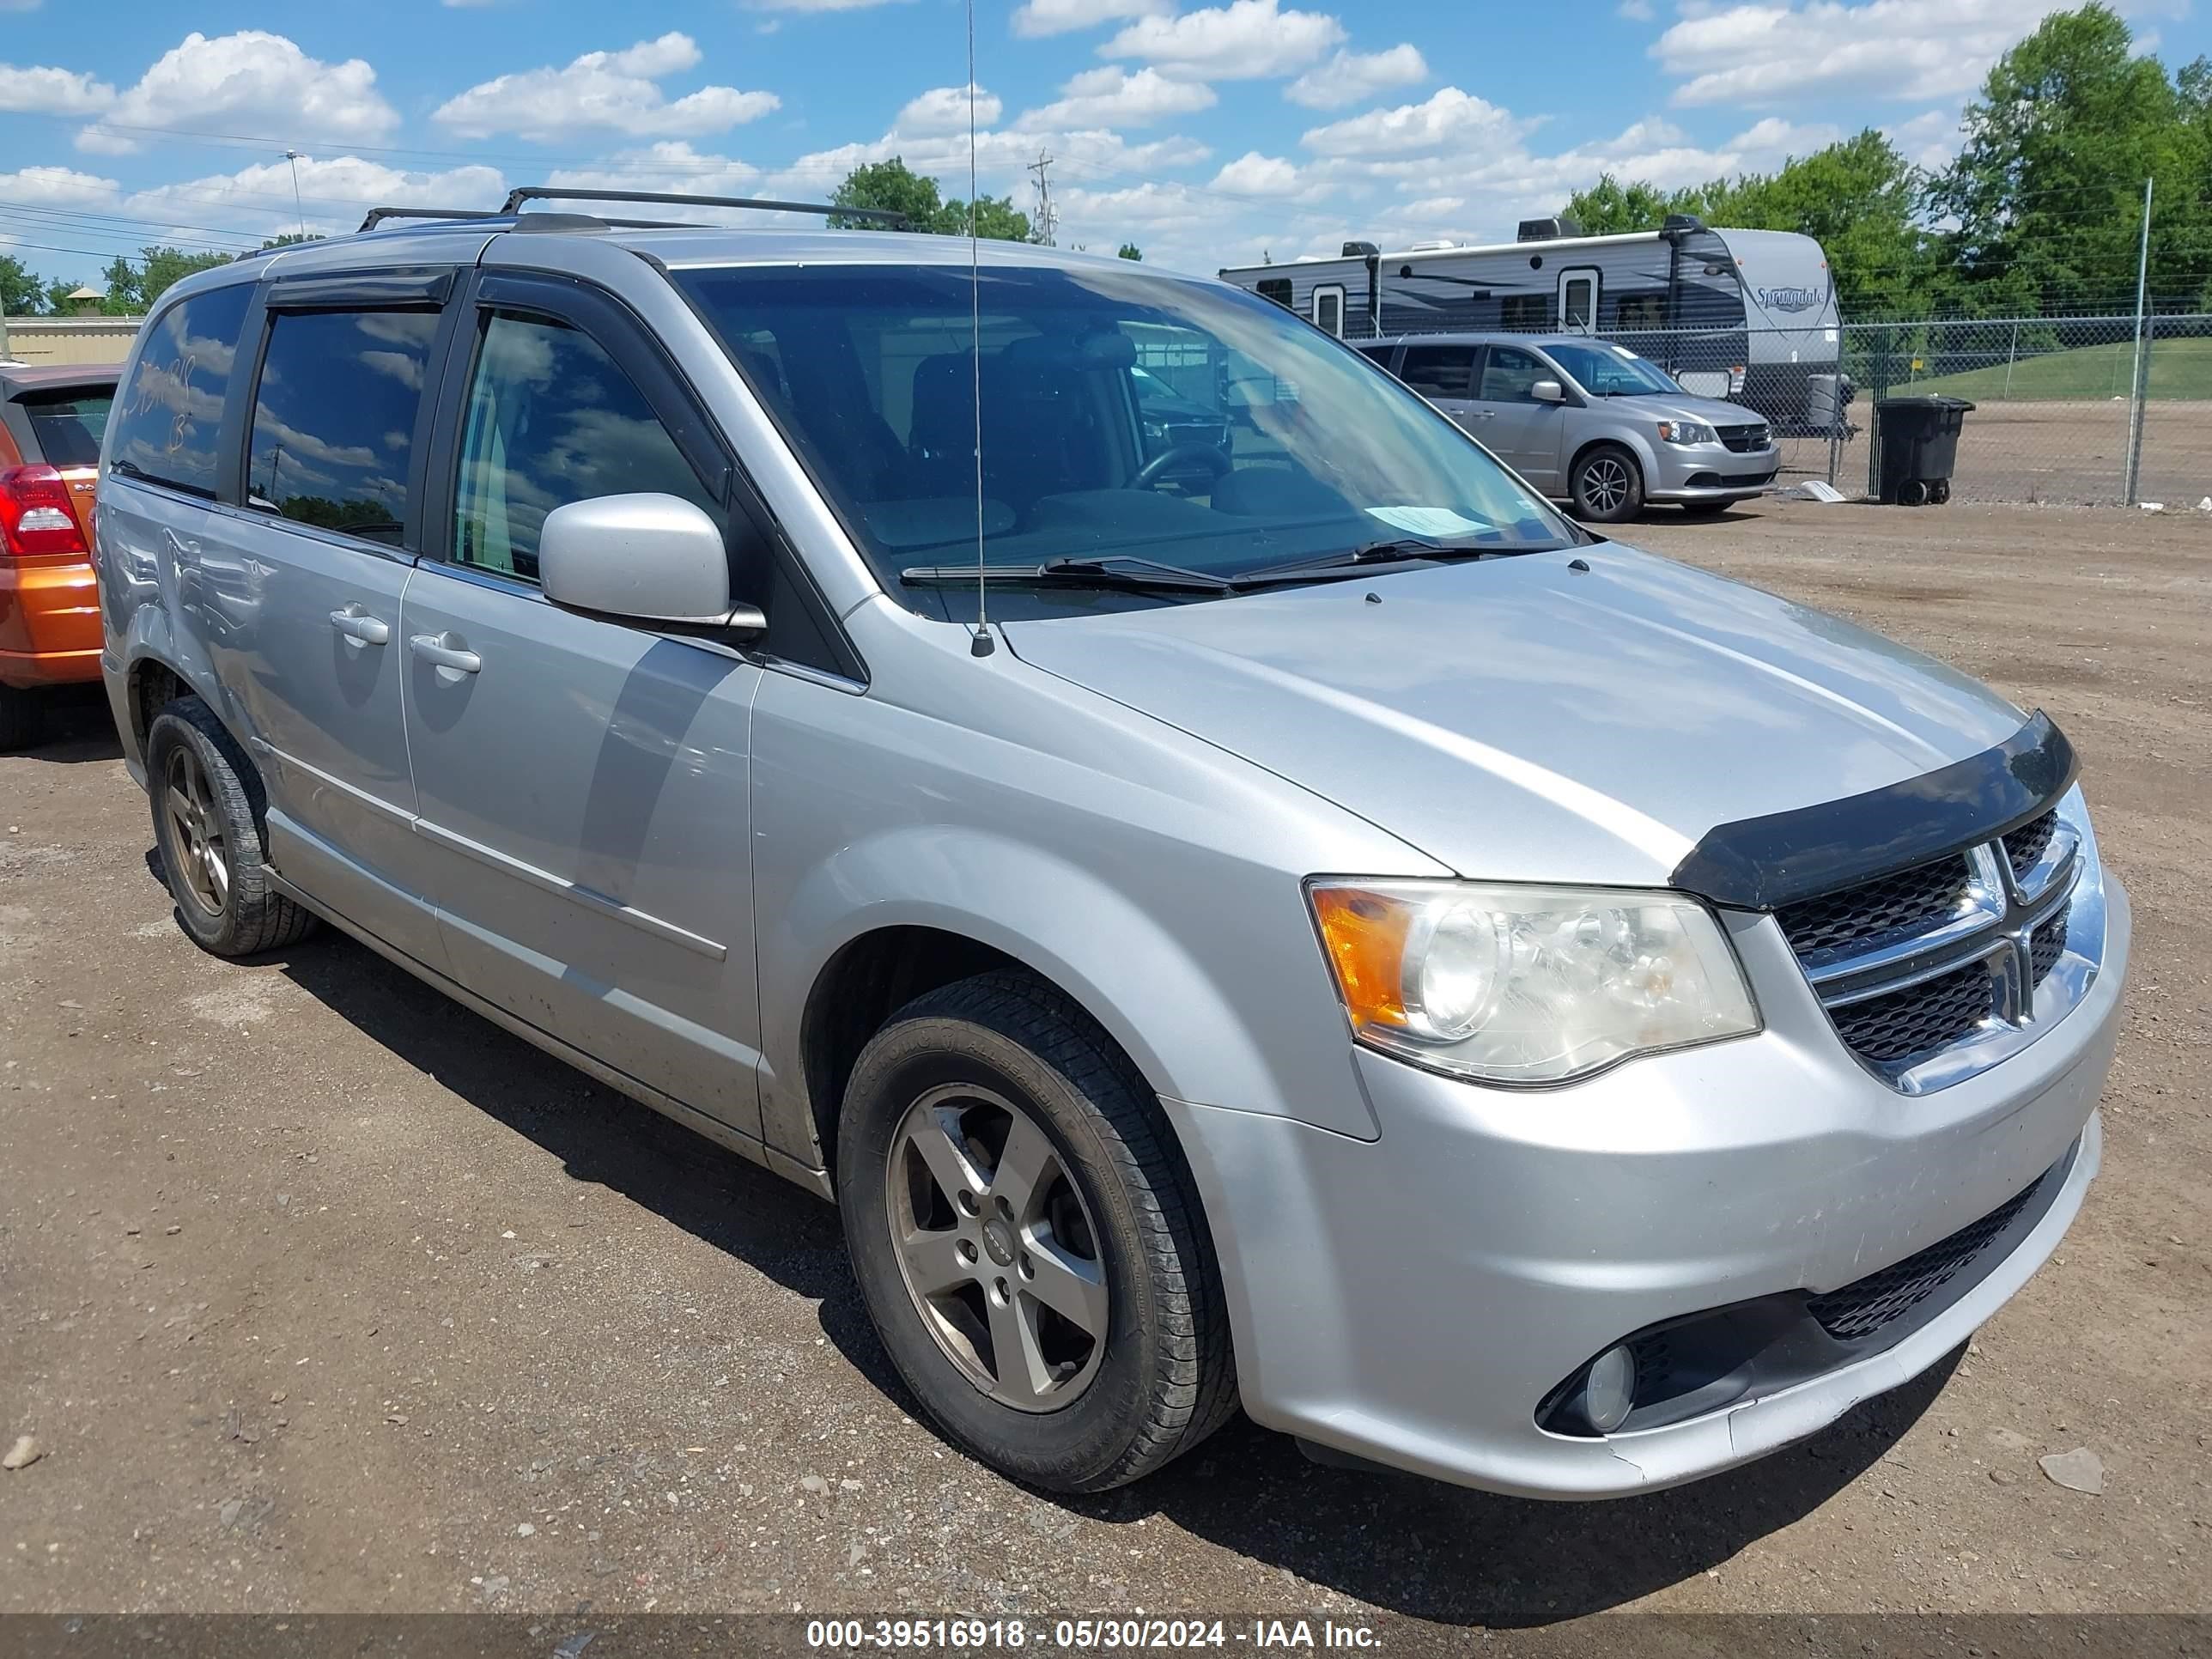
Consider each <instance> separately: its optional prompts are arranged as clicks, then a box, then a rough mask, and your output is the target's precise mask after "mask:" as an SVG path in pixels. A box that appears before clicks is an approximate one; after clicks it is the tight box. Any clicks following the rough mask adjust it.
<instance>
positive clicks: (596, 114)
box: [433, 30, 782, 141]
mask: <svg viewBox="0 0 2212 1659" xmlns="http://www.w3.org/2000/svg"><path fill="white" fill-rule="evenodd" d="M699 59H700V52H699V46H698V43H697V42H696V41H695V40H692V39H691V37H690V35H688V34H681V33H676V32H675V31H673V30H671V32H669V33H666V34H664V35H662V36H660V37H659V39H658V40H641V41H639V42H638V43H637V44H636V45H635V46H630V47H628V48H627V49H625V50H623V51H622V52H586V53H585V54H584V55H583V56H582V57H580V58H577V59H576V60H575V61H574V62H573V63H571V64H568V65H567V66H566V67H565V68H562V69H553V68H550V67H548V68H544V69H535V70H524V71H523V72H521V73H520V74H516V75H502V76H498V77H497V78H496V79H495V80H490V81H485V82H481V83H479V84H478V85H476V86H473V87H471V88H469V89H468V90H467V91H465V92H464V93H461V94H458V95H457V96H455V97H453V98H449V99H447V100H446V102H445V103H443V104H441V105H440V106H439V107H438V109H437V111H436V112H435V115H434V116H433V119H435V120H436V121H438V122H440V123H441V124H442V125H445V126H447V127H450V128H451V129H452V130H453V131H455V132H457V133H459V134H460V135H461V136H462V137H468V138H489V137H493V136H494V135H495V134H498V133H503V132H511V133H513V134H514V135H516V136H517V137H522V138H531V139H537V140H540V141H544V140H550V139H554V138H558V137H563V136H565V135H568V134H571V133H576V132H588V131H594V130H597V131H612V132H623V133H628V134H630V135H631V136H633V137H640V138H653V137H670V138H674V137H692V136H696V135H698V134H702V133H708V132H722V131H727V130H728V129H729V128H731V127H733V126H737V125H740V124H742V123H744V122H746V121H754V120H757V119H759V118H761V117H762V116H763V115H766V114H768V113H769V112H771V111H773V110H775V109H777V108H779V107H781V101H782V100H780V99H778V98H777V97H776V95H775V94H774V93H769V92H740V91H738V89H737V88H735V87H702V88H700V89H699V90H698V91H696V92H693V93H687V94H684V96H683V97H681V98H677V99H673V100H671V99H670V98H669V97H668V96H667V95H666V94H665V93H663V92H662V90H661V88H660V87H659V84H658V82H659V80H660V79H661V77H663V76H670V75H674V74H677V73H679V72H680V71H682V70H689V69H692V68H695V67H696V65H697V64H698V63H699Z"/></svg>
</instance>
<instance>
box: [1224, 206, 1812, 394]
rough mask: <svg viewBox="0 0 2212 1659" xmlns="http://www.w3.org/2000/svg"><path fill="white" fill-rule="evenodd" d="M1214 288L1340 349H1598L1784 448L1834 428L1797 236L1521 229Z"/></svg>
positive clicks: (1279, 270)
mask: <svg viewBox="0 0 2212 1659" xmlns="http://www.w3.org/2000/svg"><path fill="white" fill-rule="evenodd" d="M1221 276H1222V277H1223V278H1224V279H1225V281H1228V282H1231V283H1236V284H1237V286H1238V287H1240V288H1247V289H1251V290H1252V291H1253V292H1254V293H1255V294H1257V295H1260V296H1261V298H1263V299H1268V300H1273V301H1277V302H1278V303H1279V304H1281V305H1285V306H1287V307H1290V308H1291V310H1293V311H1295V312H1297V313H1298V314H1299V315H1300V316H1302V317H1304V318H1307V319H1310V321H1311V322H1312V323H1313V324H1314V325H1316V327H1319V328H1321V329H1322V330H1324V331H1327V332H1328V333H1331V334H1334V335H1337V336H1339V337H1342V338H1345V339H1350V340H1361V339H1371V338H1375V337H1389V336H1395V335H1402V334H1433V333H1441V332H1445V331H1485V332H1488V331H1498V330H1501V329H1510V330H1522V331H1528V332H1531V333H1568V332H1587V333H1591V334H1600V335H1603V336H1604V337H1607V339H1611V340H1615V341H1618V342H1620V343H1621V344H1623V345H1626V346H1627V347H1629V348H1630V349H1632V350H1634V351H1636V352H1638V354H1639V355H1641V356H1645V357H1649V358H1650V359H1651V360H1652V361H1653V362H1656V363H1657V364H1658V365H1659V366H1660V367H1661V368H1664V369H1666V370H1667V371H1668V373H1669V374H1673V375H1674V377H1675V378H1676V379H1678V380H1681V381H1682V383H1683V385H1684V386H1685V388H1686V389H1687V390H1689V391H1691V392H1697V393H1698V394H1699V395H1700V396H1704V397H1719V398H1733V399H1735V401H1736V402H1738V403H1741V404H1747V405H1748V406H1750V407H1751V408H1753V409H1756V410H1759V413H1760V414H1762V415H1764V416H1766V418H1767V419H1768V420H1769V421H1770V422H1772V423H1773V424H1774V426H1775V428H1777V429H1778V430H1779V431H1784V432H1808V431H1822V432H1824V431H1826V430H1827V428H1829V426H1830V425H1831V424H1832V423H1833V422H1835V421H1836V420H1837V419H1838V418H1839V416H1840V405H1839V404H1838V380H1837V376H1838V373H1839V370H1838V342H1839V339H1840V337H1841V319H1839V318H1838V315H1837V313H1836V293H1835V285H1834V283H1833V282H1832V280H1831V279H1830V276H1829V271H1828V261H1827V256H1826V254H1824V253H1823V252H1821V251H1820V244H1819V243H1818V242H1816V241H1814V240H1813V239H1812V238H1811V237H1809V236H1800V235H1797V234H1794V233H1791V232H1788V231H1776V230H1723V229H1716V228H1712V227H1711V226H1708V225H1706V224H1705V223H1704V222H1702V221H1700V220H1699V219H1697V218H1694V217H1692V216H1689V215H1687V214H1675V215H1670V216H1668V220H1667V222H1666V224H1665V225H1664V226H1663V227H1662V228H1660V229H1657V230H1646V231H1632V232H1629V233H1626V234H1622V235H1617V236H1583V235H1581V234H1577V229H1576V227H1575V225H1574V223H1573V222H1572V221H1571V220H1561V219H1531V220H1526V221H1524V222H1522V225H1521V228H1520V235H1519V238H1518V240H1514V241H1511V242H1501V243H1494V244H1491V245H1487V246H1457V245H1450V244H1445V245H1437V244H1422V245H1420V246H1415V247H1412V248H1408V249H1407V250H1405V251H1404V252H1397V253H1388V252H1383V251H1382V250H1380V249H1378V248H1377V247H1376V246H1375V245H1374V244H1373V243H1371V242H1346V244H1345V245H1344V252H1343V254H1342V255H1341V257H1340V258H1334V259H1300V260H1297V261H1295V262H1294V263H1291V264H1279V265H1276V264H1267V265H1242V266H1235V267H1231V268H1229V269H1225V270H1223V271H1222V272H1221Z"/></svg>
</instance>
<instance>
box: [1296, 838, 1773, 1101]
mask: <svg viewBox="0 0 2212 1659" xmlns="http://www.w3.org/2000/svg"><path fill="white" fill-rule="evenodd" d="M1307 892H1308V895H1309V896H1310V899H1311V901H1312V904H1313V912H1314V920H1315V921H1316V924H1317V925H1318V926H1319V927H1320V929H1321V938H1322V945H1323V946H1324V948H1325V949H1326V950H1327V951H1328V960H1329V966H1330V968H1331V969H1333V970H1334V973H1335V975H1336V983H1337V989H1338V991H1339V992H1340V994H1342V996H1343V998H1344V1006H1345V1009H1346V1012H1348V1013H1349V1014H1350V1015H1351V1018H1352V1033H1353V1035H1354V1036H1357V1037H1358V1040H1359V1041H1360V1042H1364V1043H1366V1044H1368V1045H1369V1046H1370V1047H1371V1048H1380V1049H1382V1050H1383V1051H1385V1052H1386V1053H1389V1054H1397V1055H1400V1056H1401V1057H1403V1058H1405V1059H1407V1060H1412V1061H1413V1062H1414V1063H1415V1064H1417V1065H1421V1066H1429V1067H1431V1068H1433V1069H1435V1070H1437V1071H1444V1072H1452V1073H1458V1074H1459V1075H1461V1076H1464V1077H1471V1078H1480V1079H1483V1080H1484V1081H1486V1082H1491V1083H1558V1082H1560V1081H1563V1080H1564V1079H1568V1078H1572V1077H1579V1076H1581V1075H1583V1073H1589V1072H1594V1071H1596V1070H1598V1069H1599V1068H1601V1067H1602V1066H1608V1065H1610V1064H1612V1063H1613V1061H1615V1060H1621V1059H1625V1058H1626V1057H1627V1056H1628V1055H1631V1054H1647V1053H1650V1051H1651V1050H1653V1049H1656V1048H1681V1047H1682V1046H1684V1045H1685V1044H1686V1043H1692V1042H1714V1041H1716V1040H1717V1039H1719V1038H1722V1037H1732V1036H1747V1035H1748V1034H1749V1033H1751V1032H1753V1031H1756V1030H1759V1011H1758V1010H1757V1008H1755V1007H1754V1006H1753V1004H1752V1000H1751V992H1750V990H1749V988H1748V987H1747V986H1746V985H1745V983H1744V979H1743V971H1742V969H1740V968H1739V967H1738V966H1737V965H1736V960H1735V952H1734V951H1732V950H1730V949H1729V943H1728V940H1727V939H1726V938H1725V937H1723V934H1722V933H1721V929H1720V924H1719V923H1718V922H1717V921H1715V920H1714V918H1713V915H1712V913H1711V911H1710V910H1708V909H1706V908H1705V906H1704V905H1702V904H1700V903H1699V902H1697V901H1696V900H1695V899H1691V898H1686V897H1684V896H1681V895H1680V894H1674V893H1656V892H1654V893H1644V892H1627V891H1622V890H1618V889H1615V890H1606V889H1592V890H1587V891H1586V890H1581V889H1577V888H1567V887H1516V886H1478V885H1474V884H1469V883H1462V882H1446V881H1392V882H1361V881H1341V880H1328V881H1316V882H1314V883H1311V884H1310V885H1309V886H1308V889H1307Z"/></svg>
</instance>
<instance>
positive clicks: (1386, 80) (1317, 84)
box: [1283, 42, 1429, 109]
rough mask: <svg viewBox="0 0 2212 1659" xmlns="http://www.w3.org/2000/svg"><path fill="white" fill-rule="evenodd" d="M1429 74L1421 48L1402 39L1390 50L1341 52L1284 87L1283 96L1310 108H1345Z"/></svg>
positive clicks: (1418, 80) (1410, 84) (1415, 81)
mask: <svg viewBox="0 0 2212 1659" xmlns="http://www.w3.org/2000/svg"><path fill="white" fill-rule="evenodd" d="M1428 78H1429V65H1428V60H1427V59H1426V58H1423V57H1422V56H1421V53H1420V49H1419V47H1418V46H1413V45H1412V44H1411V43H1409V42H1401V44H1399V45H1397V46H1393V47H1391V48H1390V49H1389V51H1388V52H1338V53H1337V54H1336V56H1335V57H1334V58H1330V59H1329V60H1328V62H1327V63H1326V64H1318V65H1316V67H1315V68H1312V69H1310V70H1307V71H1306V72H1305V73H1304V75H1301V76H1298V78H1297V80H1295V81H1293V82H1291V84H1290V85H1289V86H1287V87H1285V88H1283V96H1284V97H1285V98H1287V99H1289V100H1291V102H1292V103H1294V104H1304V106H1306V107H1307V108H1308V109H1342V108H1343V107H1344V106H1346V104H1357V103H1359V102H1361V101H1363V100H1366V99H1369V98H1372V97H1373V96H1374V95H1375V94H1376V93H1378V92H1389V91H1391V90H1392V89H1394V88H1398V87H1410V86H1416V85H1418V84H1419V83H1420V82H1423V81H1425V80H1427V79H1428Z"/></svg>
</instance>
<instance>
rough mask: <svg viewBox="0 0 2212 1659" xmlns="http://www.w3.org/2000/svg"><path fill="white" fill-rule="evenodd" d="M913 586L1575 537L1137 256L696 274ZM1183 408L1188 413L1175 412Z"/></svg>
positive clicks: (1458, 449)
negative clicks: (1051, 564)
mask: <svg viewBox="0 0 2212 1659" xmlns="http://www.w3.org/2000/svg"><path fill="white" fill-rule="evenodd" d="M673 275H674V278H675V280H676V281H677V282H678V283H680V284H681V285H682V286H683V287H684V289H685V290H686V291H687V292H688V293H689V295H690V297H691V299H692V301H694V303H695V304H696V305H697V306H698V307H699V308H700V309H701V310H702V312H703V313H705V314H706V316H707V317H708V319H709V320H710V321H711V322H712V323H713V325H714V326H715V328H716V329H717V331H719V332H720V336H721V337H722V339H723V341H724V342H725V343H726V345H727V346H728V347H729V349H730V351H731V353H732V356H733V357H734V358H735V359H736V361H737V362H738V366H739V367H740V368H742V369H743V370H744V374H745V376H746V378H747V379H748V380H750V382H751V384H752V386H754V388H755V389H756V390H757V392H759V393H760V395H761V397H762V398H763V402H764V403H765V404H767V405H768V408H769V411H770V413H771V414H772V415H773V416H775V419H776V421H777V422H778V423H779V424H780V425H781V428H782V429H783V431H784V432H785V434H786V435H787V436H788V437H789V438H790V440H791V441H792V444H793V447H794V448H795V449H797V450H798V452H799V455H800V457H801V459H803V460H804V461H805V463H806V465H807V466H808V468H809V470H810V471H811V472H812V474H813V476H814V477H815V479H816V481H817V483H819V484H820V486H821V487H822V489H823V493H824V494H825V495H827V496H828V497H829V500H830V502H831V504H832V505H833V506H834V507H836V509H837V510H838V513H839V514H840V516H841V517H842V519H843V520H844V522H845V523H846V525H847V526H848V528H850V529H851V531H852V532H853V534H854V539H855V541H856V542H857V543H858V544H860V547H861V549H862V550H863V551H864V552H865V553H866V555H867V556H868V557H869V559H870V561H871V562H872V563H873V564H874V565H875V567H876V569H877V572H878V575H879V576H880V577H881V578H882V579H883V580H884V584H885V585H886V586H888V587H890V589H891V591H892V592H899V591H900V587H899V584H900V581H901V573H902V571H904V570H907V569H908V568H915V567H927V566H933V565H937V564H940V563H951V562H972V561H973V560H974V558H975V540H976V518H977V507H976V461H975V448H976V428H977V421H976V414H975V386H976V384H977V381H978V380H979V378H980V380H981V389H982V419H981V435H982V495H983V501H982V509H981V518H982V530H983V535H984V556H985V557H986V559H987V561H988V562H991V563H993V564H1004V565H1018V566H1036V565H1038V564H1041V563H1043V562H1046V561H1048V560H1051V559H1055V558H1060V557H1074V558H1097V557H1100V556H1108V555H1115V554H1119V555H1133V556H1142V557H1144V558H1146V559H1151V560H1155V561H1158V562H1164V563H1170V564H1173V565H1176V566H1178V567H1181V568H1184V569H1186V570H1196V571H1203V572H1206V573H1209V574H1223V575H1234V574H1237V573H1238V572H1240V571H1243V570H1250V569H1257V568H1261V567H1269V566H1277V565H1280V564H1282V563H1284V562H1286V561H1290V560H1293V559H1299V558H1304V557H1311V556H1319V555H1323V554H1328V553H1331V552H1339V551H1349V550H1352V549H1355V548H1358V547H1363V546H1366V545H1369V544H1372V543H1374V542H1376V541H1378V540H1386V539H1392V538H1406V537H1418V538H1423V539H1425V540H1431V541H1434V542H1437V543H1438V544H1441V545H1445V546H1449V547H1453V548H1468V549H1484V550H1495V551H1498V552H1526V551H1534V550H1538V549H1542V548H1553V547H1561V546H1565V545H1567V544H1571V543H1572V542H1574V541H1576V540H1577V537H1576V535H1575V532H1573V531H1572V530H1571V528H1569V527H1568V526H1566V525H1565V522H1564V521H1563V520H1560V519H1559V517H1557V516H1556V515H1555V514H1554V513H1553V512H1552V510H1551V509H1550V508H1549V507H1547V506H1546V505H1545V504H1544V503H1543V502H1542V501H1541V500H1539V499H1538V498H1537V497H1536V496H1535V495H1533V494H1531V493H1530V492H1529V491H1528V489H1526V488H1525V487H1524V486H1522V484H1521V483H1519V482H1518V481H1517V480H1516V479H1515V478H1514V477H1512V476H1511V475H1510V473H1508V472H1507V471H1505V470H1504V468H1503V467H1501V466H1499V465H1498V464H1497V463H1496V462H1495V461H1493V460H1492V459H1490V458H1489V456H1488V455H1486V454H1485V453H1483V452H1482V451H1481V450H1480V449H1479V448H1478V447H1476V446H1475V445H1474V443H1473V442H1471V441H1469V440H1468V439H1467V438H1466V437H1465V436H1464V435H1462V434H1461V432H1460V431H1459V429H1458V428H1455V426H1453V425H1452V424H1451V422H1449V421H1448V420H1446V419H1445V418H1444V417H1443V416H1440V415H1438V414H1437V412H1436V411H1435V410H1432V409H1431V408H1430V407H1429V405H1428V404H1426V403H1425V402H1423V401H1422V400H1421V399H1420V398H1417V397H1415V396H1414V395H1413V393H1411V392H1408V391H1407V390H1406V388H1405V387H1403V386H1401V385H1400V384H1399V383H1398V382H1397V381H1395V380H1393V379H1391V377H1390V376H1389V375H1388V374H1383V373H1382V372H1381V371H1379V370H1377V369H1376V368H1375V367H1374V366H1373V365H1372V364H1371V363H1369V362H1365V361H1364V360H1363V359H1361V358H1360V357H1359V356H1358V355H1357V354H1355V353H1353V352H1352V351H1349V350H1347V349H1345V348H1344V347H1343V346H1342V345H1341V344H1340V343H1337V342H1336V341H1334V340H1333V339H1330V338H1329V337H1328V336H1326V335H1324V334H1322V333H1321V332H1320V331H1317V330H1316V329H1315V328H1314V327H1313V326H1312V325H1310V324H1308V323H1306V322H1304V321H1303V320H1301V319H1298V318H1297V317H1295V316H1293V315H1291V313H1288V312H1286V311H1285V310H1284V309H1283V308H1282V307H1280V306H1278V305H1274V304H1272V303H1270V302H1268V301H1263V300H1259V299H1255V298H1254V297H1253V296H1251V295H1248V294H1244V293H1243V292H1241V291H1239V290H1237V289H1229V288H1225V287H1219V286H1216V285H1212V284H1207V283H1197V282H1188V281H1182V280H1179V279H1174V278H1167V277H1162V276H1158V275H1146V274H1145V273H1142V272H1139V271H1137V270H1091V269H1079V270H1053V269H1040V270H1009V269H1006V268H1003V267H1001V268H999V269H995V270H994V269H993V268H991V267H989V266H986V267H984V269H983V270H982V273H981V289H980V294H979V295H977V296H976V301H977V303H978V304H979V305H980V309H981V348H982V349H981V361H980V362H978V361H977V360H976V359H975V356H973V355H971V350H970V331H971V323H970V316H969V306H970V295H969V273H968V271H967V270H966V269H964V268H961V267H949V266H932V265H909V266H898V265H891V266H885V265H858V266H830V267H823V266H808V267H805V268H803V269H802V268H787V267H741V268H734V269H731V268H725V269H714V270H679V271H677V272H675V273H673ZM1163 414H1165V415H1167V416H1169V417H1170V418H1166V419H1162V418H1160V416H1162V415H1163Z"/></svg>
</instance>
